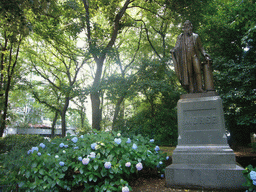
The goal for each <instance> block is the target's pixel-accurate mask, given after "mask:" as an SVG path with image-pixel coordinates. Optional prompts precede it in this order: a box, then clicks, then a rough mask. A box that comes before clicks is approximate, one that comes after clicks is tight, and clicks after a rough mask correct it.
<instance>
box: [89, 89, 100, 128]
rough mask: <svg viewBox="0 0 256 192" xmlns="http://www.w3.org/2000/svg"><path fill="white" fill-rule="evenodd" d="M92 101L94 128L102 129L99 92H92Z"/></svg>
mask: <svg viewBox="0 0 256 192" xmlns="http://www.w3.org/2000/svg"><path fill="white" fill-rule="evenodd" d="M91 102H92V128H93V129H96V130H100V129H101V127H100V122H101V117H102V115H101V109H100V96H99V93H98V92H93V93H91Z"/></svg>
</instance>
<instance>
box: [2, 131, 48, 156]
mask: <svg viewBox="0 0 256 192" xmlns="http://www.w3.org/2000/svg"><path fill="white" fill-rule="evenodd" d="M43 141H44V138H43V137H42V136H39V135H7V136H6V137H3V138H0V153H5V152H7V151H9V152H10V151H12V150H20V149H26V150H28V149H29V148H31V147H32V146H36V145H38V144H39V143H41V142H43Z"/></svg>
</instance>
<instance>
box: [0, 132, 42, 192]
mask: <svg viewBox="0 0 256 192" xmlns="http://www.w3.org/2000/svg"><path fill="white" fill-rule="evenodd" d="M40 142H44V138H43V137H41V136H38V135H8V136H6V137H3V138H0V150H1V153H0V162H1V163H0V175H1V177H0V183H1V185H7V186H8V187H9V191H11V189H15V187H16V184H17V182H18V178H17V173H18V172H19V170H20V168H21V166H23V165H25V164H26V163H27V162H28V161H29V160H28V156H27V155H26V153H27V150H28V149H29V148H31V147H32V146H36V145H38V144H39V143H40Z"/></svg>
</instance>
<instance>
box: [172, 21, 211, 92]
mask: <svg viewBox="0 0 256 192" xmlns="http://www.w3.org/2000/svg"><path fill="white" fill-rule="evenodd" d="M192 27H193V25H192V23H191V22H190V21H189V20H187V21H185V22H184V25H183V31H184V33H182V34H180V35H179V36H178V38H177V42H176V45H175V47H174V48H173V49H172V50H171V51H170V52H171V53H172V58H173V62H174V67H175V72H176V74H177V76H178V78H179V80H180V82H181V85H182V86H183V87H184V88H185V90H186V91H188V92H189V93H195V92H197V93H202V92H205V91H204V90H203V81H202V74H201V62H200V54H201V55H202V56H203V57H204V58H205V59H206V60H207V61H210V56H209V55H208V54H207V53H206V52H205V50H204V48H203V46H202V43H201V40H200V38H199V36H198V34H195V33H193V32H192Z"/></svg>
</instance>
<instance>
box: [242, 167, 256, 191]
mask: <svg viewBox="0 0 256 192" xmlns="http://www.w3.org/2000/svg"><path fill="white" fill-rule="evenodd" d="M252 171H256V168H253V166H252V165H249V166H248V167H246V168H245V170H244V171H243V174H244V176H245V179H246V182H245V183H244V184H243V186H245V187H246V188H247V189H248V190H249V191H251V192H255V191H256V185H254V184H253V181H252V179H251V176H250V173H251V172H252Z"/></svg>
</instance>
